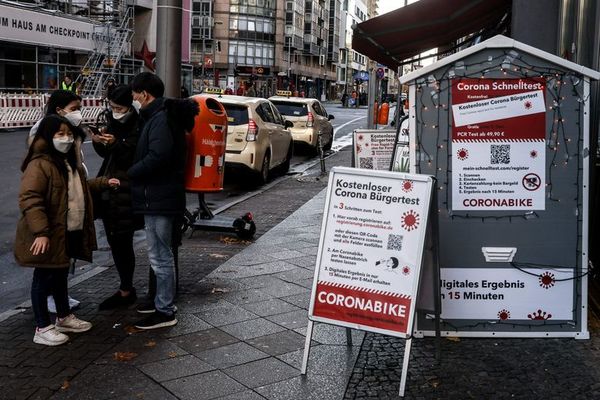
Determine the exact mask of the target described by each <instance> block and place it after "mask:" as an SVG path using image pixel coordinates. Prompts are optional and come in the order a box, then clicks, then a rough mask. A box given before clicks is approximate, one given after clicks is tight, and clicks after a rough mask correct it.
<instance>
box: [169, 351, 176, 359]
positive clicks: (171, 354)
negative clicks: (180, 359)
mask: <svg viewBox="0 0 600 400" xmlns="http://www.w3.org/2000/svg"><path fill="white" fill-rule="evenodd" d="M168 356H169V357H170V358H175V357H177V352H175V351H172V352H170V353H169V354H168Z"/></svg>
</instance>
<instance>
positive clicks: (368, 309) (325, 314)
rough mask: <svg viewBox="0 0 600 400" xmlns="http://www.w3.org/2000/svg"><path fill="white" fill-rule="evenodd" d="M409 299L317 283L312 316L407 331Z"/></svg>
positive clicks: (395, 330)
mask: <svg viewBox="0 0 600 400" xmlns="http://www.w3.org/2000/svg"><path fill="white" fill-rule="evenodd" d="M410 304H411V299H410V298H405V297H398V296H397V295H388V294H381V293H370V292H368V291H367V290H366V289H361V288H356V287H350V288H349V287H337V286H330V285H328V284H327V283H325V282H319V283H317V294H316V298H315V306H314V309H313V315H314V316H316V317H321V318H327V319H330V320H334V321H341V322H348V323H353V324H359V325H365V326H371V327H373V328H378V329H385V330H389V331H394V332H402V333H405V334H408V333H409V332H408V331H409V327H408V320H409V318H408V317H409V314H410Z"/></svg>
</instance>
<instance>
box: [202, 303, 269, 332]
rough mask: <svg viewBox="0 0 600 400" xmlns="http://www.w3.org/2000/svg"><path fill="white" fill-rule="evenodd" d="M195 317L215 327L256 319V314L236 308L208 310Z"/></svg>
mask: <svg viewBox="0 0 600 400" xmlns="http://www.w3.org/2000/svg"><path fill="white" fill-rule="evenodd" d="M195 315H196V316H198V317H199V318H201V319H202V320H204V321H206V322H208V323H209V324H211V325H213V326H216V327H219V326H223V325H229V324H233V323H235V322H241V321H246V320H249V319H255V318H258V316H257V315H256V314H253V313H251V312H250V311H248V310H245V309H243V308H241V307H237V306H231V307H220V308H210V309H208V310H204V311H201V312H199V313H197V314H195Z"/></svg>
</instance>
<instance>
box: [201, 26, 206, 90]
mask: <svg viewBox="0 0 600 400" xmlns="http://www.w3.org/2000/svg"><path fill="white" fill-rule="evenodd" d="M204 64H206V38H205V37H204V35H202V72H201V74H200V81H201V82H200V87H202V88H204V72H205V70H204Z"/></svg>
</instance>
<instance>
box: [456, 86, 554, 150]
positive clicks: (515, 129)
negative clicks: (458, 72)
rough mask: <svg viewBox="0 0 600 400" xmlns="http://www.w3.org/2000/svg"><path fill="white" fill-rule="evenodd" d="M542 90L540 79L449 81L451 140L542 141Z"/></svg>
mask: <svg viewBox="0 0 600 400" xmlns="http://www.w3.org/2000/svg"><path fill="white" fill-rule="evenodd" d="M545 89H546V80H545V79H544V78H521V79H466V78H465V79H455V80H453V81H452V110H453V123H452V139H453V140H459V141H465V140H467V141H473V142H477V141H490V140H491V141H495V140H519V141H529V140H543V139H544V137H545V126H546V114H545Z"/></svg>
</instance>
